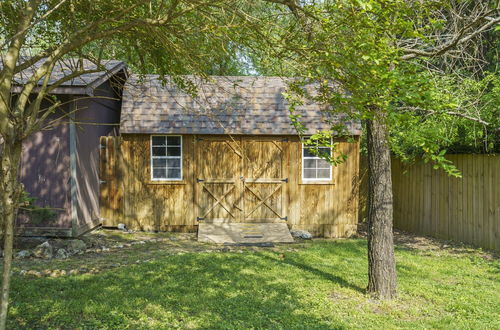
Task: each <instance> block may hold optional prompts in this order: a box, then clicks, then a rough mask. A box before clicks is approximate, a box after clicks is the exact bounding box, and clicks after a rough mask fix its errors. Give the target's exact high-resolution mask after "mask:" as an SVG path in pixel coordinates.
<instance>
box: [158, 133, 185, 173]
mask: <svg viewBox="0 0 500 330" xmlns="http://www.w3.org/2000/svg"><path fill="white" fill-rule="evenodd" d="M151 180H153V181H162V180H163V181H165V180H182V136H180V135H152V136H151Z"/></svg>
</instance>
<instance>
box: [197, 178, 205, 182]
mask: <svg viewBox="0 0 500 330" xmlns="http://www.w3.org/2000/svg"><path fill="white" fill-rule="evenodd" d="M203 181H205V180H203V179H200V178H196V182H203Z"/></svg>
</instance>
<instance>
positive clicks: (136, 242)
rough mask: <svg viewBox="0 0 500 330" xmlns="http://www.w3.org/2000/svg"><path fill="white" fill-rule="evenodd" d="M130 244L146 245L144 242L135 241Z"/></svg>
mask: <svg viewBox="0 0 500 330" xmlns="http://www.w3.org/2000/svg"><path fill="white" fill-rule="evenodd" d="M132 244H134V245H136V244H146V242H144V241H135V242H132Z"/></svg>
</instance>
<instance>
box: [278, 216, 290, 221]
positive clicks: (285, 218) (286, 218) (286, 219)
mask: <svg viewBox="0 0 500 330" xmlns="http://www.w3.org/2000/svg"><path fill="white" fill-rule="evenodd" d="M280 219H281V220H285V221H288V216H286V217H283V218H280Z"/></svg>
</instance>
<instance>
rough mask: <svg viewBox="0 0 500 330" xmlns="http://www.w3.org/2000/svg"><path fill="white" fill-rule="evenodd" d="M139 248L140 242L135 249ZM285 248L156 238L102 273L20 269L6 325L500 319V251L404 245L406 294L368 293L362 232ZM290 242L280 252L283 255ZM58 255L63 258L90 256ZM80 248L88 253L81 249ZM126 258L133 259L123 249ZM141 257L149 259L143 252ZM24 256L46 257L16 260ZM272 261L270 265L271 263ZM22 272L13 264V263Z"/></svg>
mask: <svg viewBox="0 0 500 330" xmlns="http://www.w3.org/2000/svg"><path fill="white" fill-rule="evenodd" d="M141 248H143V249H144V253H143V254H142V253H139V252H138V251H139V249H141ZM288 248H289V246H287V247H284V246H283V247H280V248H278V250H277V251H272V250H264V249H260V250H257V251H247V252H245V253H234V252H230V253H221V252H212V253H184V254H179V255H171V254H170V253H171V251H168V250H165V249H163V250H162V249H155V248H154V247H153V246H152V244H145V245H144V247H137V248H133V249H130V250H127V251H124V252H123V255H118V253H116V252H110V253H104V254H102V255H92V256H91V258H89V259H90V260H93V261H97V260H98V261H99V262H101V263H102V264H103V266H102V268H105V266H104V265H105V264H106V263H108V264H113V263H116V262H121V263H122V264H123V263H124V260H130V261H131V263H132V264H128V265H123V266H121V267H119V268H113V270H104V271H103V272H101V273H98V274H86V275H76V276H63V277H58V278H33V277H29V276H18V275H14V277H13V280H12V305H11V307H10V311H9V312H10V313H11V315H12V317H10V318H9V324H8V326H9V328H12V329H14V328H15V329H21V328H32V327H33V326H34V325H43V327H44V328H52V329H60V328H61V329H62V328H99V329H113V328H114V329H116V328H131V329H136V328H140V329H153V328H154V329H165V328H218V329H236V328H276V329H311V328H314V329H341V328H356V329H358V328H364V329H373V328H377V329H395V328H408V329H415V328H439V329H448V328H449V329H496V328H498V327H500V323H499V319H498V310H499V309H500V304H499V300H498V292H499V291H500V281H499V276H498V271H497V270H498V267H499V262H498V260H495V259H493V260H491V259H486V258H483V257H482V256H481V255H480V254H479V253H477V252H478V251H475V250H469V251H468V252H467V251H465V252H464V251H460V250H458V251H455V250H453V251H451V250H446V249H445V250H443V249H435V250H434V249H432V250H431V249H429V250H422V251H420V250H418V249H412V248H409V247H408V246H403V245H396V258H397V259H398V268H397V271H398V280H399V283H398V286H399V298H398V299H395V300H394V301H374V300H372V299H370V297H369V296H367V295H365V294H364V289H365V287H366V276H367V260H366V240H363V239H353V240H336V241H325V240H318V241H313V242H308V243H304V244H300V245H295V246H294V249H296V251H294V252H290V251H287V250H288ZM281 254H284V257H282V256H281V257H280V255H281ZM79 258H80V257H78V258H76V259H75V260H71V259H69V260H64V261H57V260H56V261H54V262H55V263H56V265H57V266H55V267H58V268H59V269H64V267H65V265H67V264H70V263H73V264H76V265H77V267H80V266H82V265H84V266H85V261H84V260H83V259H79ZM81 258H83V256H82V257H81ZM125 258H126V259H125ZM144 258H147V259H150V258H152V261H150V262H147V263H138V264H136V263H135V260H143V259H144ZM19 262H22V263H24V264H23V265H24V266H25V267H28V269H32V268H30V267H50V266H49V265H48V264H47V263H40V262H34V261H31V262H30V261H19ZM263 270H265V271H263ZM16 273H17V271H16Z"/></svg>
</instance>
